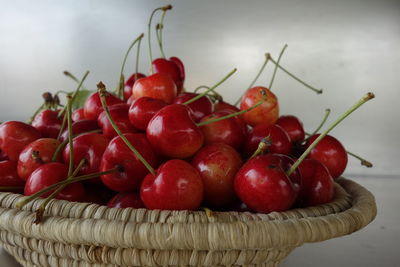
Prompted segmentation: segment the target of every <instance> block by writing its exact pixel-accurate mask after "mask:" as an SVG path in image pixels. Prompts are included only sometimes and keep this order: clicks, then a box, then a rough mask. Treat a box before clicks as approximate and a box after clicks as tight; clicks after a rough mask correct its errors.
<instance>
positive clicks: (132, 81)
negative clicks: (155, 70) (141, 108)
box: [124, 73, 146, 100]
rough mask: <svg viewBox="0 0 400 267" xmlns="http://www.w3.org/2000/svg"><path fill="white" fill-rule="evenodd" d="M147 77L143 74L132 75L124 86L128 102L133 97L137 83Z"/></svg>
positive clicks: (125, 97)
mask: <svg viewBox="0 0 400 267" xmlns="http://www.w3.org/2000/svg"><path fill="white" fill-rule="evenodd" d="M145 77H146V75H144V74H143V73H134V74H132V75H131V76H130V77H129V78H128V80H126V82H125V86H124V99H125V100H128V99H129V98H130V97H131V96H132V87H133V85H134V84H135V82H136V81H137V80H139V79H141V78H145Z"/></svg>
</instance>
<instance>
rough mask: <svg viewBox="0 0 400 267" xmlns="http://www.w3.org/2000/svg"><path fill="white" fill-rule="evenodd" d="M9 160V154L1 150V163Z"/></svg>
mask: <svg viewBox="0 0 400 267" xmlns="http://www.w3.org/2000/svg"><path fill="white" fill-rule="evenodd" d="M8 159H9V158H8V156H7V154H6V153H4V151H2V150H0V161H3V160H8Z"/></svg>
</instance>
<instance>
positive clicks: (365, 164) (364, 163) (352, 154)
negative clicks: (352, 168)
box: [346, 151, 374, 168]
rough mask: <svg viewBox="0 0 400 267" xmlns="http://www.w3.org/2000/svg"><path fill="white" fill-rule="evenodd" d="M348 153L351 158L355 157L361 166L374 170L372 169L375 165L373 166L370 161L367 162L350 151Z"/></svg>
mask: <svg viewBox="0 0 400 267" xmlns="http://www.w3.org/2000/svg"><path fill="white" fill-rule="evenodd" d="M346 152H347V154H349V155H350V156H352V157H354V158H356V159H358V160H360V162H361V165H363V166H365V167H367V168H372V167H373V166H374V165H373V164H372V162H370V161H368V160H366V159H364V158H362V157H360V156H359V155H356V154H354V153H353V152H350V151H346Z"/></svg>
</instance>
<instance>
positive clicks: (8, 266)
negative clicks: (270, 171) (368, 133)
mask: <svg viewBox="0 0 400 267" xmlns="http://www.w3.org/2000/svg"><path fill="white" fill-rule="evenodd" d="M354 180H355V181H356V182H358V183H359V184H361V185H363V186H364V187H366V188H367V189H369V190H370V191H371V192H372V193H373V194H374V195H375V197H376V201H377V205H378V215H377V218H376V219H375V221H373V222H372V223H371V224H370V225H368V226H367V227H366V228H364V229H362V230H360V231H358V232H356V233H354V234H352V235H349V236H345V237H340V238H335V239H331V240H327V241H324V242H320V243H315V244H305V245H303V246H301V247H299V248H297V249H295V250H294V251H293V252H292V253H291V254H290V255H289V256H288V257H287V258H286V259H285V261H284V262H283V263H282V264H281V267H292V266H296V267H298V266H309V267H313V266H325V267H334V266H341V267H346V266H363V267H376V266H380V267H385V266H387V267H389V266H390V267H392V266H396V264H395V263H397V264H398V261H399V259H400V258H399V249H398V245H397V244H398V240H399V239H400V212H398V206H399V205H400V197H399V195H398V192H400V177H374V178H372V177H371V178H367V177H363V178H357V179H354ZM0 265H1V266H2V267H17V266H20V265H19V264H18V263H16V262H15V260H14V259H13V258H12V257H11V256H9V255H8V254H7V253H6V252H5V251H4V249H1V248H0Z"/></svg>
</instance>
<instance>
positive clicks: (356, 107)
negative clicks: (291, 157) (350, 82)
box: [287, 92, 375, 176]
mask: <svg viewBox="0 0 400 267" xmlns="http://www.w3.org/2000/svg"><path fill="white" fill-rule="evenodd" d="M374 97H375V95H374V94H373V93H371V92H369V93H367V94H366V95H365V96H363V97H362V98H361V99H360V100H359V101H357V102H356V103H355V104H354V105H353V106H352V107H350V108H349V109H348V110H347V111H346V112H344V113H343V114H342V115H341V116H339V118H337V119H336V121H334V122H333V123H332V124H331V125H330V126H329V127H328V129H326V130H325V131H324V132H323V133H322V134H320V135H319V136H318V137H317V138H316V139H315V140H314V142H313V143H312V144H311V145H310V146H309V147H308V148H307V149H306V151H304V153H303V154H302V155H301V156H300V157H299V158H298V159H297V160H296V162H295V163H294V164H293V165H292V167H290V169H289V170H288V172H287V175H288V176H290V175H291V174H292V173H293V172H294V171H295V170H296V168H297V167H298V166H299V165H300V164H301V163H302V162H303V160H304V159H305V158H306V157H307V156H308V154H310V152H311V150H313V149H314V148H315V147H316V146H317V144H318V143H319V142H320V141H321V140H322V138H324V137H325V136H326V135H327V134H328V133H329V132H330V131H331V130H332V129H333V128H335V127H336V126H337V125H338V124H339V123H340V122H342V121H343V120H344V119H345V118H347V116H349V115H350V114H351V113H353V112H354V111H355V110H356V109H358V108H359V107H360V106H362V105H363V104H364V103H366V102H367V101H369V100H371V99H373V98H374Z"/></svg>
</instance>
